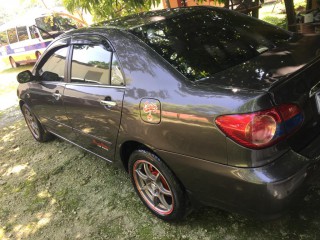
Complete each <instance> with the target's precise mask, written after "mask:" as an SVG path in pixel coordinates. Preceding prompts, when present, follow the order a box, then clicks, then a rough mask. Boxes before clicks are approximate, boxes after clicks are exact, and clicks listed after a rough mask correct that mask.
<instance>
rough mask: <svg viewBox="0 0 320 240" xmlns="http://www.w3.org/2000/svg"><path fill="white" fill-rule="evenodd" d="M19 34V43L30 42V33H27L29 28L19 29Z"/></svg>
mask: <svg viewBox="0 0 320 240" xmlns="http://www.w3.org/2000/svg"><path fill="white" fill-rule="evenodd" d="M17 32H18V38H19V41H23V40H28V39H29V36H28V32H27V27H25V26H24V27H17Z"/></svg>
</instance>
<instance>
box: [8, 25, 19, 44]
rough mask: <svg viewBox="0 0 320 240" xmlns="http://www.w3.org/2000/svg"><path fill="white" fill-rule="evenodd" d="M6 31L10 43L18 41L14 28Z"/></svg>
mask: <svg viewBox="0 0 320 240" xmlns="http://www.w3.org/2000/svg"><path fill="white" fill-rule="evenodd" d="M7 32H8V38H9V42H10V43H16V42H18V38H17V31H16V29H15V28H11V29H8V30H7Z"/></svg>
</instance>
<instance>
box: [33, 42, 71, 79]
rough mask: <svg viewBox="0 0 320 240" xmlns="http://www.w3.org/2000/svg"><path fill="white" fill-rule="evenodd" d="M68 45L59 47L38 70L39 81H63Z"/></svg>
mask: <svg viewBox="0 0 320 240" xmlns="http://www.w3.org/2000/svg"><path fill="white" fill-rule="evenodd" d="M67 52H68V47H63V48H59V49H58V50H56V51H55V52H54V53H52V55H51V56H50V57H49V59H48V60H47V61H46V62H45V63H44V65H43V66H42V68H41V69H40V70H39V75H40V76H41V81H55V82H57V81H63V80H64V68H65V65H66V56H67Z"/></svg>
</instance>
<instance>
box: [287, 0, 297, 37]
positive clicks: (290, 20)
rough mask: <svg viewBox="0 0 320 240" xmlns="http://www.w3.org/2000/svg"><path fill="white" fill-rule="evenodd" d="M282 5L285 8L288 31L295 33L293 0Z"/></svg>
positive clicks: (288, 0)
mask: <svg viewBox="0 0 320 240" xmlns="http://www.w3.org/2000/svg"><path fill="white" fill-rule="evenodd" d="M284 4H285V6H286V13H287V23H288V30H289V31H293V32H296V31H297V26H296V13H295V11H294V4H293V0H284Z"/></svg>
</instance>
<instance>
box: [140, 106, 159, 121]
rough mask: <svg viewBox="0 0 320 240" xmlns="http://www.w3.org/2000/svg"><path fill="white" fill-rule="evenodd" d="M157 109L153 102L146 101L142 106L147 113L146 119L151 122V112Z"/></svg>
mask: <svg viewBox="0 0 320 240" xmlns="http://www.w3.org/2000/svg"><path fill="white" fill-rule="evenodd" d="M157 110H158V107H157V104H155V103H153V102H151V103H149V102H146V103H145V104H144V106H143V111H144V112H145V113H147V114H148V115H147V119H148V121H150V122H152V120H153V117H152V113H156V112H157Z"/></svg>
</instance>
